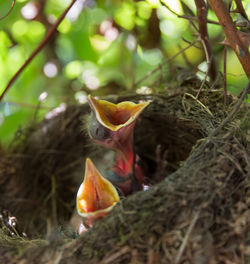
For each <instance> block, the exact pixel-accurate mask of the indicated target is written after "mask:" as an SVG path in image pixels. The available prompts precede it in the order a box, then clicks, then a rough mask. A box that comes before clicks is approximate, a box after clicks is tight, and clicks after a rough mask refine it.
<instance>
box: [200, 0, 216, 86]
mask: <svg viewBox="0 0 250 264" xmlns="http://www.w3.org/2000/svg"><path fill="white" fill-rule="evenodd" d="M195 4H196V8H197V16H198V24H199V33H200V37H201V39H202V40H203V44H204V45H203V46H204V50H205V52H207V55H208V56H207V57H208V59H207V61H208V64H210V65H208V75H209V77H210V78H211V80H212V81H214V80H215V79H216V75H217V71H216V64H215V60H214V56H213V52H212V48H211V45H210V42H209V37H208V31H207V6H206V3H205V2H204V0H195Z"/></svg>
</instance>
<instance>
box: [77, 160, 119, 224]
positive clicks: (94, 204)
mask: <svg viewBox="0 0 250 264" xmlns="http://www.w3.org/2000/svg"><path fill="white" fill-rule="evenodd" d="M119 200H120V199H119V195H118V193H117V191H116V189H115V187H114V186H113V185H112V184H111V183H110V182H109V181H108V180H106V179H105V178H104V177H102V175H101V174H100V172H99V171H98V170H97V168H96V167H95V165H94V164H93V162H92V161H91V160H90V159H89V158H87V159H86V167H85V177H84V181H83V183H82V184H81V186H80V188H79V190H78V192H77V198H76V204H77V212H78V214H79V215H80V216H82V217H84V218H85V219H87V220H88V225H89V226H92V225H93V223H94V222H95V221H96V220H97V219H99V218H102V217H104V216H105V215H107V214H108V212H109V211H111V210H112V208H113V207H114V206H115V204H116V203H117V202H118V201H119Z"/></svg>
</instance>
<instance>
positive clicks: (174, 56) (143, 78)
mask: <svg viewBox="0 0 250 264" xmlns="http://www.w3.org/2000/svg"><path fill="white" fill-rule="evenodd" d="M198 41H199V40H195V41H194V42H193V43H191V44H189V45H188V46H187V47H185V48H183V49H182V50H180V51H179V52H177V53H176V54H175V55H173V56H172V57H170V58H169V59H167V60H166V61H164V62H163V63H161V64H159V65H158V66H157V67H156V68H155V69H153V70H152V71H150V72H148V73H147V74H146V75H145V76H144V77H142V78H141V79H140V80H138V81H137V82H136V83H135V87H137V86H138V85H139V84H140V83H142V82H143V81H145V80H146V79H148V78H149V77H150V76H151V75H152V74H154V73H155V72H157V71H158V70H160V69H161V67H162V66H163V65H165V64H167V63H169V62H170V61H172V60H173V59H175V58H176V57H177V56H179V55H180V54H182V53H183V52H184V51H185V50H187V49H189V48H191V47H192V46H194V45H195V44H196V43H197V42H198Z"/></svg>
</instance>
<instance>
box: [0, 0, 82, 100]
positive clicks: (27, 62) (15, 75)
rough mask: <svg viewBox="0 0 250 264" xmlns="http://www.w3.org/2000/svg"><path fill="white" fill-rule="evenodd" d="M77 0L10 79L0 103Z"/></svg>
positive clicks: (73, 1)
mask: <svg viewBox="0 0 250 264" xmlns="http://www.w3.org/2000/svg"><path fill="white" fill-rule="evenodd" d="M76 1H77V0H72V2H71V4H70V5H69V6H68V7H67V8H66V9H65V11H64V12H63V13H62V14H61V16H60V17H59V18H58V20H57V21H56V23H55V24H54V25H53V26H52V27H51V29H50V30H49V31H48V33H47V34H46V36H45V38H44V39H43V40H42V42H41V43H40V44H39V46H38V47H37V48H36V49H35V50H34V51H33V52H32V54H31V55H30V56H29V58H28V59H27V60H26V61H25V63H24V64H23V65H22V66H21V68H20V69H19V70H18V71H17V72H16V73H15V74H14V76H13V77H12V78H11V79H10V81H9V83H8V84H7V86H6V87H5V89H4V91H3V92H2V94H1V95H0V101H1V100H2V99H3V97H4V95H5V93H6V92H7V91H8V89H9V88H10V87H11V85H12V84H13V83H14V82H15V80H16V79H17V77H18V76H19V75H20V74H21V73H22V71H23V70H24V69H25V67H27V65H28V64H29V63H30V62H31V61H32V60H33V58H34V57H35V56H36V55H37V54H38V53H39V52H40V51H41V50H42V48H43V47H44V46H45V45H46V44H47V43H48V41H49V40H50V39H51V37H52V36H53V34H54V33H55V31H56V29H57V27H58V26H59V25H60V23H61V22H62V20H63V19H64V17H65V16H66V14H67V13H68V11H69V10H70V8H71V7H72V6H73V5H74V3H75V2H76Z"/></svg>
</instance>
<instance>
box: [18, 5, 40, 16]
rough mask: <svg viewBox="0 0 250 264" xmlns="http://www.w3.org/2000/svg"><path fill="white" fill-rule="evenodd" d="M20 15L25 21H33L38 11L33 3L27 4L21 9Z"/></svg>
mask: <svg viewBox="0 0 250 264" xmlns="http://www.w3.org/2000/svg"><path fill="white" fill-rule="evenodd" d="M21 13H22V15H23V17H24V18H26V19H29V20H31V19H34V18H35V17H36V16H37V13H38V9H37V7H36V6H35V4H34V3H27V4H26V5H25V6H24V7H23V8H22V9H21Z"/></svg>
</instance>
